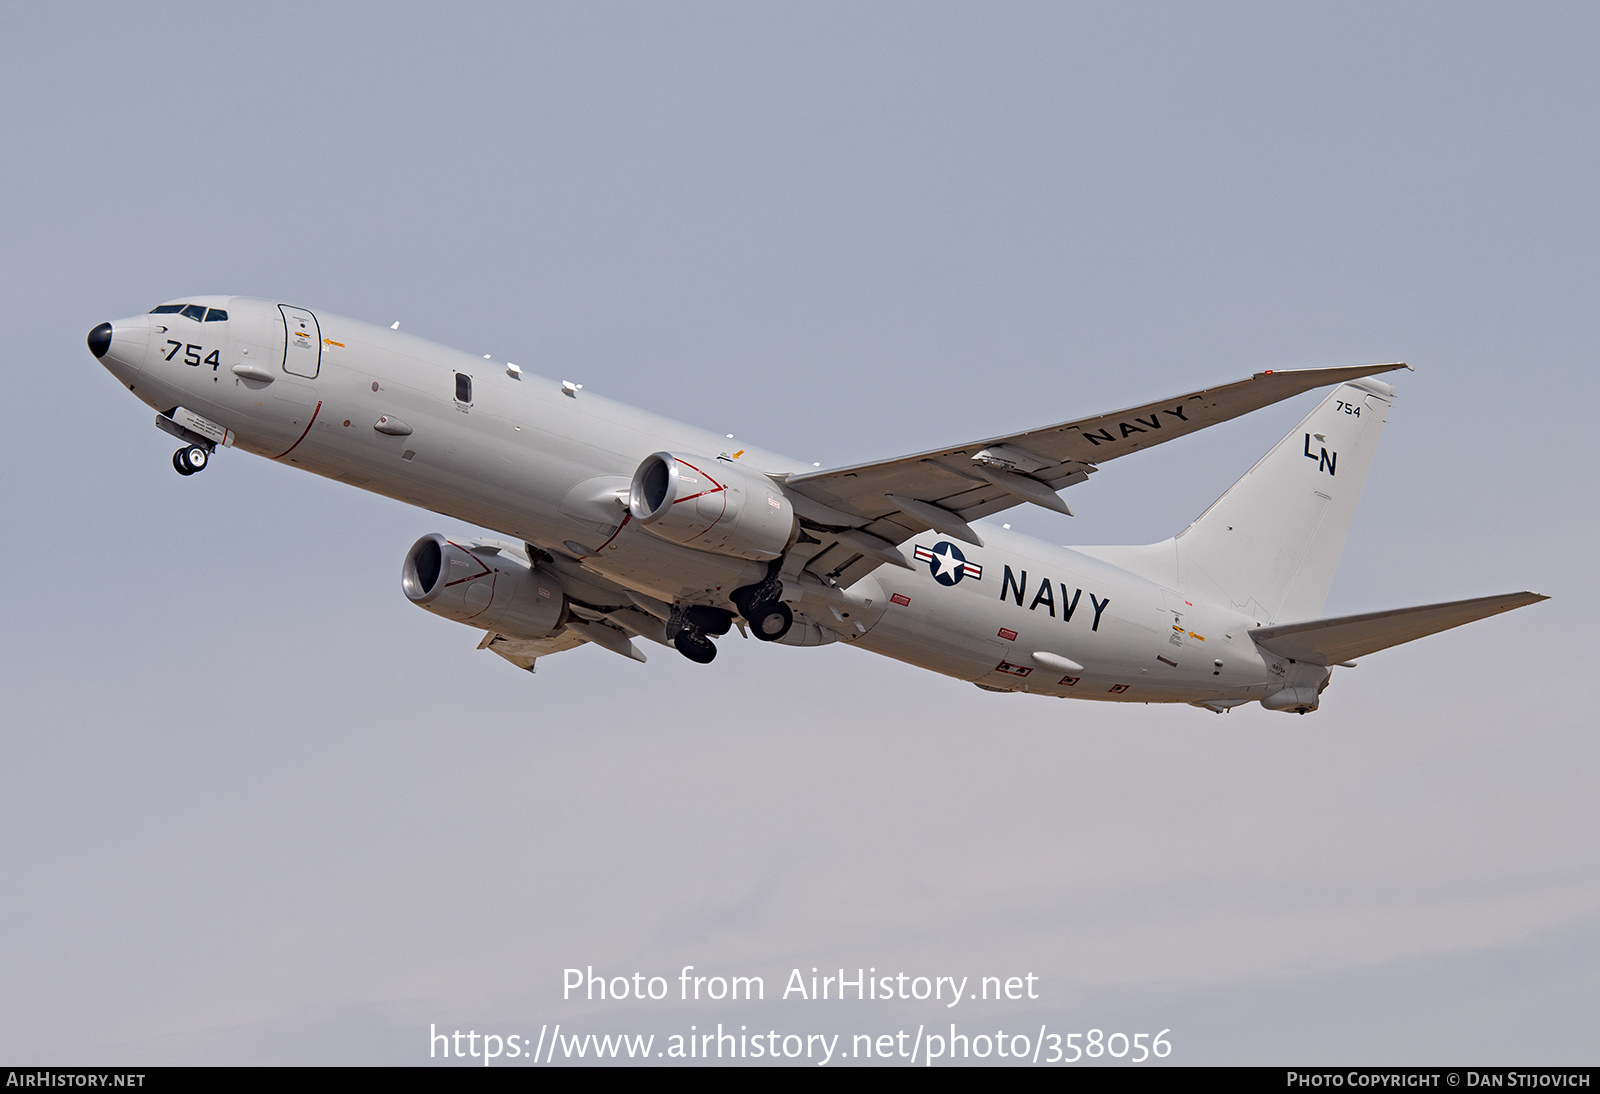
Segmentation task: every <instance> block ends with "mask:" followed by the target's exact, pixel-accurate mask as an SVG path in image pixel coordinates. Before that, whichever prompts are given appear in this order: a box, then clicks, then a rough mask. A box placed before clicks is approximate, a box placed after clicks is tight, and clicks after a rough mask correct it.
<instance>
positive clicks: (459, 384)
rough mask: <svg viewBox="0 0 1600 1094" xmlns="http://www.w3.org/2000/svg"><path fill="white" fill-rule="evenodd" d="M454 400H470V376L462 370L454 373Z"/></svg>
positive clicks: (465, 401) (464, 401)
mask: <svg viewBox="0 0 1600 1094" xmlns="http://www.w3.org/2000/svg"><path fill="white" fill-rule="evenodd" d="M456 402H458V403H470V402H472V377H470V376H468V375H467V374H466V373H464V372H458V373H456Z"/></svg>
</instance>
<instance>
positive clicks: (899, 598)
mask: <svg viewBox="0 0 1600 1094" xmlns="http://www.w3.org/2000/svg"><path fill="white" fill-rule="evenodd" d="M889 603H891V604H898V605H900V606H901V607H902V608H904V607H906V606H907V605H908V604H910V603H911V598H910V597H909V596H907V595H906V594H905V593H895V594H894V595H893V596H891V597H890V598H889Z"/></svg>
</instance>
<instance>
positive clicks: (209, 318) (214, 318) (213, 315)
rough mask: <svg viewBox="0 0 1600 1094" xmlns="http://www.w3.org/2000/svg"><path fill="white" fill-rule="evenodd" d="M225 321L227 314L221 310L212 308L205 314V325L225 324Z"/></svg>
mask: <svg viewBox="0 0 1600 1094" xmlns="http://www.w3.org/2000/svg"><path fill="white" fill-rule="evenodd" d="M227 321H228V313H227V312H225V311H223V310H222V309H221V308H212V309H211V310H210V311H208V312H206V322H207V323H226V322H227Z"/></svg>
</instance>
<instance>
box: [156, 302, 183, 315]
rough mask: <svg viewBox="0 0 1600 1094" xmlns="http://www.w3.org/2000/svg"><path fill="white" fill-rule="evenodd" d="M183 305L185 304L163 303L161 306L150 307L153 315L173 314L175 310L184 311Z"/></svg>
mask: <svg viewBox="0 0 1600 1094" xmlns="http://www.w3.org/2000/svg"><path fill="white" fill-rule="evenodd" d="M183 307H184V306H183V305H182V304H162V305H161V306H160V307H159V308H151V309H150V314H151V315H171V314H172V313H173V312H180V311H182V310H183Z"/></svg>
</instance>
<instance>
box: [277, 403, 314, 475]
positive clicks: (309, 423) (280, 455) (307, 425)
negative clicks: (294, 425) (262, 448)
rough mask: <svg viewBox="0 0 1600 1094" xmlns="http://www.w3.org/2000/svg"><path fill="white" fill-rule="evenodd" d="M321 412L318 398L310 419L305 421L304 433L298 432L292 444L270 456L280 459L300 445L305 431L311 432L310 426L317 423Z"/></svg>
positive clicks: (304, 437)
mask: <svg viewBox="0 0 1600 1094" xmlns="http://www.w3.org/2000/svg"><path fill="white" fill-rule="evenodd" d="M321 413H322V400H321V399H318V400H317V409H315V410H313V411H312V412H311V420H310V421H309V422H307V423H306V430H305V433H302V434H300V437H299V439H298V440H296V441H295V442H294V444H291V445H290V446H289V447H288V448H285V449H284V450H283V451H282V452H279V453H278V454H277V455H276V456H274V457H272V458H273V459H275V460H281V459H283V458H284V457H285V456H287V455H288V454H289V453H291V452H293V451H294V450H295V449H297V448H299V447H300V441H303V440H305V439H306V433H310V432H311V427H312V426H314V425H316V424H317V415H318V414H321Z"/></svg>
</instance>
